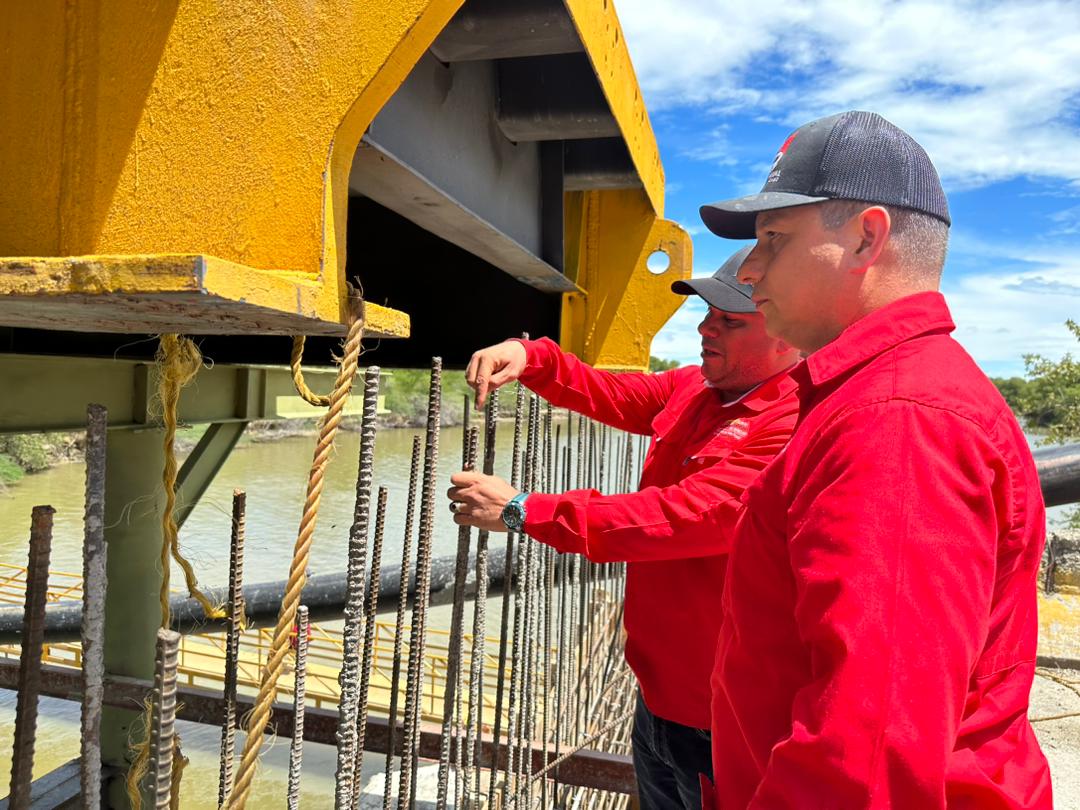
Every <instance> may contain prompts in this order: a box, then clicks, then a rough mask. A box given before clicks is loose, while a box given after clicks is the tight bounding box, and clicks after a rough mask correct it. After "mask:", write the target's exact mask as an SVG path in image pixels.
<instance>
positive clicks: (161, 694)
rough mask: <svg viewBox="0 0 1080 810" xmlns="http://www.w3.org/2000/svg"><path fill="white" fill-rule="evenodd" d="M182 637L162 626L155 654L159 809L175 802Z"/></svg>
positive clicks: (153, 726) (153, 774) (154, 782)
mask: <svg viewBox="0 0 1080 810" xmlns="http://www.w3.org/2000/svg"><path fill="white" fill-rule="evenodd" d="M179 651H180V634H179V633H177V632H174V631H173V630H166V629H165V628H164V627H161V628H159V629H158V631H157V644H156V646H155V651H154V689H153V692H152V693H151V715H150V717H151V720H150V765H149V769H148V773H149V778H150V790H151V792H152V794H153V796H154V808H155V810H169V808H170V805H171V802H172V781H173V746H174V745H175V739H174V736H175V732H176V665H177V659H178V654H179Z"/></svg>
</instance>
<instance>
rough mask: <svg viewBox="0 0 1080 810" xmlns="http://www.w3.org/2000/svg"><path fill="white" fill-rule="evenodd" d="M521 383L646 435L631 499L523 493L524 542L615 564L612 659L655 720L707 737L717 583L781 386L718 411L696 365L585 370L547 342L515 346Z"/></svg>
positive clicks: (769, 443) (780, 434)
mask: <svg viewBox="0 0 1080 810" xmlns="http://www.w3.org/2000/svg"><path fill="white" fill-rule="evenodd" d="M522 343H523V344H524V346H525V348H526V351H527V354H528V366H527V368H526V370H525V372H524V373H523V374H522V375H521V382H522V383H524V384H525V385H526V386H528V387H529V388H530V389H532V390H533V391H535V392H536V393H538V394H540V395H541V396H543V397H544V398H545V399H547V400H549V401H550V402H552V403H553V404H555V405H557V406H560V407H565V408H570V409H572V410H574V411H577V412H578V413H583V414H585V415H587V416H590V417H592V418H594V419H598V420H599V421H601V422H604V423H606V424H609V425H612V426H614V427H617V428H620V429H622V430H626V431H629V432H631V433H638V434H645V435H652V436H653V441H652V445H651V446H650V448H649V453H648V455H647V457H646V459H645V465H644V469H643V471H642V475H641V488H640V491H639V492H636V493H632V494H625V495H612V496H604V495H601V494H600V493H598V492H596V491H595V490H575V491H572V492H566V493H563V494H561V495H545V494H541V493H534V494H531V495H530V496H529V499H528V501H527V502H526V520H525V531H526V532H527V533H528V534H529V535H531V536H532V537H534V538H536V539H537V540H540V541H542V542H544V543H547V544H548V545H551V546H553V547H554V548H556V549H557V550H559V551H567V552H575V553H579V554H584V555H585V556H587V557H588V558H589V559H591V560H594V561H598V562H612V561H623V560H626V561H629V562H630V565H629V566H628V571H627V584H626V605H625V613H624V625H625V627H626V636H627V638H626V660H627V662H628V663H629V664H630V667H631V668H632V669H633V670H634V673H635V675H637V679H638V683H639V684H640V686H641V692H642V695H643V697H644V699H645V705H646V706H648V708H649V710H650V711H652V713H653V714H655V715H657V716H658V717H662V718H664V719H665V720H670V721H672V722H675V723H680V724H682V725H684V726H690V727H692V728H708V727H709V672H710V671H711V669H712V661H713V653H714V651H715V649H716V637H717V633H718V632H719V629H720V619H721V615H720V583H722V582H723V578H724V568H725V566H726V563H727V551H728V543H729V540H730V536H731V535H730V530H731V529H732V528H733V527H734V525H735V518H736V516H737V514H738V512H739V511H740V510H741V508H742V505H741V503H740V501H739V498H740V496H741V495H742V492H743V490H744V489H745V488H746V486H747V485H748V484H749V483H750V482H751V481H753V480H754V478H756V477H757V475H758V474H759V473H760V472H761V470H763V469H764V468H765V466H766V465H767V464H768V462H769V461H771V460H772V458H773V457H774V456H775V455H776V453H777V452H778V451H779V450H780V448H781V447H783V446H784V444H785V443H786V442H787V440H788V438H789V437H790V435H791V431H792V429H793V427H794V424H795V417H796V413H797V410H798V402H797V400H796V398H795V384H794V383H793V382H792V381H791V378H790V377H789V376H788V375H787V374H786V373H785V374H781V375H778V376H776V377H773V378H772V379H770V380H768V381H766V382H765V383H763V384H762V385H761V386H759V387H758V388H756V389H754V390H753V391H751V392H750V393H749V394H748V395H747V396H745V397H743V398H742V399H741V400H739V401H737V402H734V403H730V404H728V405H725V404H724V402H723V401H722V400H721V398H720V394H719V392H717V391H716V390H715V389H713V388H710V387H708V386H707V385H706V384H705V380H704V379H703V378H702V376H701V369H700V368H699V367H697V366H693V367H688V368H680V369H676V370H674V371H667V372H663V373H661V374H612V373H608V372H603V371H597V370H596V369H593V368H592V367H590V366H588V365H586V364H585V363H582V362H581V361H580V360H578V359H577V358H576V357H574V356H573V355H570V354H564V353H563V352H562V351H561V350H560V349H559V347H558V346H557V345H556V344H555V343H553V342H552V341H550V340H546V339H543V340H536V341H522Z"/></svg>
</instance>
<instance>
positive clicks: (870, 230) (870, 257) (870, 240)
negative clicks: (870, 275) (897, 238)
mask: <svg viewBox="0 0 1080 810" xmlns="http://www.w3.org/2000/svg"><path fill="white" fill-rule="evenodd" d="M847 228H850V229H851V230H850V232H849V233H848V234H847V236H848V240H847V241H848V245H849V246H850V249H849V251H848V255H847V261H848V270H850V271H851V272H855V273H865V272H866V271H867V270H869V269H870V268H871V267H872V266H873V265H874V264H875V263H876V262H877V261H878V259H879V258H880V257H881V254H882V251H884V250H885V245H886V244H887V243H888V241H889V234H890V233H891V232H892V218H891V217H890V216H889V212H888V211H886V210H885V209H884V208H882V207H881V206H880V205H874V206H871V207H870V208H865V209H863V211H862V212H861V213H859V214H857V215H856V216H854V217H852V218H851V219H850V220H849V221H848V223H847Z"/></svg>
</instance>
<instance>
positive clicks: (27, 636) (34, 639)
mask: <svg viewBox="0 0 1080 810" xmlns="http://www.w3.org/2000/svg"><path fill="white" fill-rule="evenodd" d="M55 513H56V510H55V509H53V508H52V507H51V506H35V507H34V508H33V510H31V515H30V553H29V560H28V562H27V564H26V602H25V604H24V607H23V634H22V650H21V652H20V654H19V691H18V693H17V694H16V696H15V740H14V744H13V746H12V751H11V790H10V792H9V794H8V795H9V797H10V798H9V800H8V805H9V806H10V807H12V808H23V807H29V806H30V783H31V782H32V781H33V777H34V742H35V739H36V736H37V714H38V695H39V693H40V691H41V644H42V642H43V641H44V639H45V600H46V597H47V595H48V589H49V554H50V553H51V551H52V527H53V515H54V514H55Z"/></svg>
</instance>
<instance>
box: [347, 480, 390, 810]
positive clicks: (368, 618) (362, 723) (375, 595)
mask: <svg viewBox="0 0 1080 810" xmlns="http://www.w3.org/2000/svg"><path fill="white" fill-rule="evenodd" d="M385 528H386V487H379V494H378V497H377V499H376V503H375V533H374V538H373V540H372V544H371V573H370V575H369V577H368V588H367V605H366V607H365V609H364V652H363V658H362V660H361V662H360V691H359V693H358V694H357V698H356V705H357V711H356V762H355V763H354V765H353V785H352V797H353V798H352V801H353V807H354V808H359V806H360V791H361V790H362V788H363V785H362V784H361V782H360V780H361V770H362V768H363V764H364V739H365V737H366V735H367V716H368V691H369V689H370V686H371V662H372V660H373V658H374V655H375V611H376V609H377V608H378V606H379V585H380V575H381V574H382V547H383V534H384V532H385Z"/></svg>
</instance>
